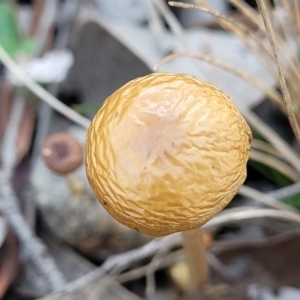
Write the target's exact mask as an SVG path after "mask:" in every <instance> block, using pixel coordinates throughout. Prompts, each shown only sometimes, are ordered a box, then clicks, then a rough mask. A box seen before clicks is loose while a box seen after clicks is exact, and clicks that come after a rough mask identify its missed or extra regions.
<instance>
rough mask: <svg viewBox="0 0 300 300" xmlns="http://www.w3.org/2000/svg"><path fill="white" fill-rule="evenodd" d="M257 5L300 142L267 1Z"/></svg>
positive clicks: (299, 133) (291, 120) (260, 0)
mask: <svg viewBox="0 0 300 300" xmlns="http://www.w3.org/2000/svg"><path fill="white" fill-rule="evenodd" d="M257 5H258V8H259V10H260V12H261V15H262V18H263V21H264V24H265V27H266V31H267V34H268V38H269V41H270V44H271V48H272V51H273V56H274V59H275V62H276V66H277V71H278V76H279V82H280V86H281V90H282V94H283V99H284V101H285V104H286V108H287V113H288V119H289V121H290V124H291V127H292V129H293V131H294V133H295V135H296V138H297V140H298V142H300V128H299V125H298V122H297V119H296V116H295V113H294V112H293V107H292V101H291V99H290V94H289V91H288V88H287V84H286V81H285V78H284V75H283V70H282V66H281V62H280V60H279V55H278V51H277V47H276V41H275V37H274V32H273V28H272V26H271V22H270V19H269V16H268V14H267V9H266V5H265V1H263V0H258V1H257Z"/></svg>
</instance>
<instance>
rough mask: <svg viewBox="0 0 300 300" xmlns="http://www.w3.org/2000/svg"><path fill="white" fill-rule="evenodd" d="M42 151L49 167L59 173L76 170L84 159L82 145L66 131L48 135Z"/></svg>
mask: <svg viewBox="0 0 300 300" xmlns="http://www.w3.org/2000/svg"><path fill="white" fill-rule="evenodd" d="M41 152H42V155H43V158H44V161H45V163H46V165H47V166H48V168H49V169H51V170H52V171H54V172H56V173H58V174H68V173H70V172H72V171H75V170H76V169H77V168H78V167H79V166H80V165H81V164H82V161H83V149H82V147H81V145H80V144H79V143H78V142H77V141H76V140H75V138H74V137H73V136H72V135H70V134H68V133H66V132H56V133H53V134H51V135H50V136H48V137H47V138H46V139H45V141H44V142H43V144H42V149H41Z"/></svg>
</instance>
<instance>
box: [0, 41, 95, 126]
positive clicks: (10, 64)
mask: <svg viewBox="0 0 300 300" xmlns="http://www.w3.org/2000/svg"><path fill="white" fill-rule="evenodd" d="M0 61H2V63H3V64H4V66H5V67H6V68H7V69H8V70H9V71H10V72H11V73H12V74H13V75H14V76H16V78H17V79H18V80H20V81H21V82H22V83H23V84H24V85H25V86H26V87H27V88H28V89H29V90H31V91H32V92H33V93H34V94H35V95H36V96H37V97H39V98H40V99H41V100H43V101H45V102H46V103H48V104H49V105H50V106H52V107H53V108H54V109H55V110H57V111H58V112H60V113H61V114H62V115H64V116H66V117H67V118H69V119H70V120H72V121H74V122H75V123H77V124H79V125H80V126H82V127H84V128H88V127H89V125H90V120H88V119H87V118H85V117H83V116H81V115H80V114H78V113H77V112H76V111H75V110H73V109H71V108H70V107H68V106H66V105H65V104H63V103H62V102H60V101H59V100H58V99H56V98H55V97H53V96H52V95H51V94H50V93H48V92H47V91H46V90H45V89H43V88H42V87H41V86H40V85H38V84H37V83H36V82H35V81H33V80H32V79H31V78H30V77H29V76H27V74H26V73H24V72H23V71H22V70H21V69H20V68H19V66H18V65H17V64H16V63H15V62H14V61H13V60H12V59H11V58H10V57H9V55H8V54H7V53H6V51H5V50H4V49H3V47H2V46H1V45H0Z"/></svg>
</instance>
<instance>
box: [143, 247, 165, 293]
mask: <svg viewBox="0 0 300 300" xmlns="http://www.w3.org/2000/svg"><path fill="white" fill-rule="evenodd" d="M169 251H170V248H168V247H164V248H161V249H159V251H158V252H157V253H156V254H155V255H154V257H153V258H152V260H151V262H150V264H149V265H148V267H147V269H146V274H145V275H146V292H145V293H146V298H147V299H154V297H155V289H156V287H155V277H154V273H155V272H156V270H157V269H158V267H159V265H160V264H161V262H162V261H163V259H164V258H165V256H166V254H167V253H168V252H169Z"/></svg>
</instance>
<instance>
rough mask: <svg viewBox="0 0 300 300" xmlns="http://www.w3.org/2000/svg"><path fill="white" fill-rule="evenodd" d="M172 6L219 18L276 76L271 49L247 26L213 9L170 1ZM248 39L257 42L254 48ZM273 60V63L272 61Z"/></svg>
mask: <svg viewBox="0 0 300 300" xmlns="http://www.w3.org/2000/svg"><path fill="white" fill-rule="evenodd" d="M168 3H169V5H170V6H174V7H180V8H188V9H198V10H201V11H203V12H206V13H209V14H211V15H213V16H214V17H216V18H217V20H218V21H219V22H220V23H221V24H224V23H225V24H226V26H225V27H226V28H227V29H228V30H230V31H232V32H234V33H235V34H236V35H237V36H238V37H240V38H241V39H242V40H243V41H244V43H245V44H246V45H247V46H248V47H249V48H250V49H251V51H252V52H253V53H256V55H257V57H259V58H261V61H262V63H263V64H264V66H265V68H266V70H268V71H269V72H270V74H272V75H274V74H275V73H274V71H275V70H274V68H273V64H272V62H273V56H272V52H271V49H270V48H269V47H268V46H267V45H266V44H265V43H264V41H263V40H262V38H261V37H260V36H259V35H258V34H257V33H256V32H255V31H254V30H253V29H251V28H250V27H248V26H246V25H245V24H243V23H241V22H238V21H237V20H235V19H234V18H230V17H228V16H226V15H224V14H222V13H220V12H218V11H215V10H213V9H212V8H208V7H204V6H199V5H194V4H187V3H182V2H175V1H169V2H168ZM248 37H251V38H252V39H253V41H255V42H256V45H255V46H254V45H253V43H250V42H249V41H248ZM270 60H271V61H270Z"/></svg>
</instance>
